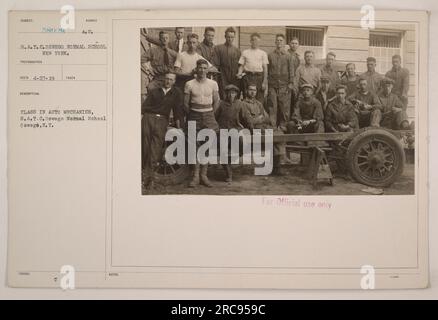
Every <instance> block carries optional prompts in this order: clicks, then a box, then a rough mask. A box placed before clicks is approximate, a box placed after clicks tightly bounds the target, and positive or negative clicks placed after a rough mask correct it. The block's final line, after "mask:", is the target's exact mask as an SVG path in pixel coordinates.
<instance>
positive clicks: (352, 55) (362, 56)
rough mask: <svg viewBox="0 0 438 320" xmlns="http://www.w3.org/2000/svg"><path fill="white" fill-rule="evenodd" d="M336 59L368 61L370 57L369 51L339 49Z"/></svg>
mask: <svg viewBox="0 0 438 320" xmlns="http://www.w3.org/2000/svg"><path fill="white" fill-rule="evenodd" d="M335 53H336V60H341V61H363V62H365V63H366V60H367V58H368V51H355V50H337V51H335Z"/></svg>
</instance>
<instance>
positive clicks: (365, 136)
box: [346, 128, 406, 187]
mask: <svg viewBox="0 0 438 320" xmlns="http://www.w3.org/2000/svg"><path fill="white" fill-rule="evenodd" d="M374 137H375V138H379V139H382V140H384V141H385V142H386V143H388V144H391V145H392V147H393V149H394V151H395V157H396V158H398V164H399V165H398V167H397V168H396V170H395V172H394V173H393V174H392V175H391V176H389V177H388V178H386V179H384V180H381V181H375V180H374V181H373V180H368V179H366V178H364V177H363V176H361V175H360V174H359V173H358V171H357V170H356V168H355V161H354V157H355V153H356V151H357V149H358V148H359V147H360V146H361V145H362V144H363V143H364V141H366V140H369V139H371V138H374ZM346 162H347V167H348V171H349V172H350V175H351V176H352V177H353V178H354V179H355V180H356V181H357V182H359V183H362V184H365V185H367V186H371V187H387V186H390V185H391V184H393V183H394V182H395V181H396V180H397V179H398V178H399V177H400V176H401V175H402V174H403V169H404V165H405V162H406V159H405V152H404V149H403V146H402V144H401V143H400V141H399V140H398V139H397V138H396V137H395V136H394V135H393V134H392V133H391V132H389V131H387V130H385V129H382V128H366V129H365V130H363V131H362V132H360V133H359V134H357V135H355V136H354V138H353V139H352V140H351V142H350V144H349V145H348V150H347V153H346Z"/></svg>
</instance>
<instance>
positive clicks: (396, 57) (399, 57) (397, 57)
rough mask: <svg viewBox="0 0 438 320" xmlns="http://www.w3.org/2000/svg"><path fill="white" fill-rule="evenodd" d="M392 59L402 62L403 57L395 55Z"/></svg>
mask: <svg viewBox="0 0 438 320" xmlns="http://www.w3.org/2000/svg"><path fill="white" fill-rule="evenodd" d="M392 59H399V60H400V61H401V55H399V54H395V55H393V56H392Z"/></svg>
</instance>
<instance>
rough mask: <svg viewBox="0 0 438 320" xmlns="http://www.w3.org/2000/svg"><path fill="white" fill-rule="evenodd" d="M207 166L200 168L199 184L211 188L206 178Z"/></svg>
mask: <svg viewBox="0 0 438 320" xmlns="http://www.w3.org/2000/svg"><path fill="white" fill-rule="evenodd" d="M207 170H208V164H204V165H202V166H201V183H202V184H203V185H204V186H206V187H209V188H211V187H213V185H212V184H211V182H210V180H208V177H207Z"/></svg>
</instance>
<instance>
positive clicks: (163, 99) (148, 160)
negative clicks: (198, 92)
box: [141, 73, 183, 190]
mask: <svg viewBox="0 0 438 320" xmlns="http://www.w3.org/2000/svg"><path fill="white" fill-rule="evenodd" d="M174 84H175V74H174V73H166V75H165V76H164V81H163V85H162V87H161V88H154V89H152V90H150V91H149V93H148V96H147V98H146V100H145V101H144V102H143V104H142V106H141V113H142V120H141V127H142V158H143V161H142V167H143V172H144V174H143V181H144V183H145V185H146V188H147V189H148V190H152V189H153V188H154V184H155V180H156V178H155V170H156V168H157V167H158V164H159V162H160V160H161V158H162V156H163V146H164V138H165V135H166V132H167V127H168V125H169V116H170V112H171V111H173V117H174V119H175V120H176V127H179V123H180V122H179V118H181V117H182V114H183V107H182V102H183V95H182V93H181V91H180V90H179V89H178V88H176V87H174ZM148 179H149V181H147V180H148Z"/></svg>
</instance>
